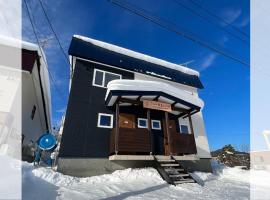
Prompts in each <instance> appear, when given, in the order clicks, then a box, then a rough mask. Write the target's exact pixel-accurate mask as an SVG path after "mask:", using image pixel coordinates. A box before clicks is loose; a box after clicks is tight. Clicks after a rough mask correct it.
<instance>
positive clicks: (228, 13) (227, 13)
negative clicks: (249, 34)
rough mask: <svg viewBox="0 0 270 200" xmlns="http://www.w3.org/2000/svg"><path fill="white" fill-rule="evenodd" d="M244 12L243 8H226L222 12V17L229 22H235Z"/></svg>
mask: <svg viewBox="0 0 270 200" xmlns="http://www.w3.org/2000/svg"><path fill="white" fill-rule="evenodd" d="M241 14H242V10H241V9H231V8H230V9H225V10H223V12H222V14H221V15H222V16H223V17H222V18H223V19H224V20H225V21H226V22H227V23H229V24H231V23H233V22H235V21H236V20H237V19H238V18H239V17H240V15H241ZM224 26H226V24H224Z"/></svg>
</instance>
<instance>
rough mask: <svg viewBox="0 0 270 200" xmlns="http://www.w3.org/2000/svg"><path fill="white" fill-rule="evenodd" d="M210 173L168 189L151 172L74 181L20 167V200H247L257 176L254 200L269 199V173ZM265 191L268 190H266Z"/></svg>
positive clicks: (221, 168)
mask: <svg viewBox="0 0 270 200" xmlns="http://www.w3.org/2000/svg"><path fill="white" fill-rule="evenodd" d="M213 167H214V173H213V174H210V173H202V172H196V173H194V175H195V176H197V177H198V178H199V179H201V181H200V182H203V183H204V185H203V186H201V185H199V184H182V185H178V186H172V185H168V184H167V183H166V182H164V181H163V180H162V179H161V178H160V176H159V174H158V173H157V171H156V170H155V169H153V168H146V169H126V170H120V171H116V172H114V173H113V174H107V175H102V176H95V177H87V178H76V177H71V176H66V175H63V174H61V173H58V172H54V171H52V170H51V169H48V168H42V167H40V168H34V167H33V166H32V165H31V164H28V163H23V164H22V172H23V174H22V180H23V187H22V191H23V199H27V200H32V199H33V200H36V199H39V200H41V199H46V200H50V199H80V200H84V199H107V200H114V199H115V200H119V199H120V200H121V199H143V200H147V199H162V200H165V199H189V200H193V199H204V200H205V199H215V200H218V199H222V200H224V199H233V200H234V199H250V184H249V183H250V174H251V173H258V174H257V175H260V177H259V178H258V177H257V178H258V179H257V181H258V185H256V186H257V188H256V190H257V189H260V194H261V196H259V197H258V198H257V199H270V196H267V195H268V194H269V191H270V190H269V189H270V188H269V187H270V186H269V185H267V181H268V183H269V179H268V178H269V177H270V173H269V174H268V172H265V171H256V172H255V171H253V172H252V170H251V171H246V170H241V169H239V168H228V167H224V166H221V165H218V164H216V163H213ZM267 187H268V188H267Z"/></svg>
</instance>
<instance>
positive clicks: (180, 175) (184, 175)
mask: <svg viewBox="0 0 270 200" xmlns="http://www.w3.org/2000/svg"><path fill="white" fill-rule="evenodd" d="M169 176H170V177H172V178H175V177H187V176H189V174H171V175H169Z"/></svg>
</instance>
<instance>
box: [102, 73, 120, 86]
mask: <svg viewBox="0 0 270 200" xmlns="http://www.w3.org/2000/svg"><path fill="white" fill-rule="evenodd" d="M115 79H120V76H119V75H116V74H110V73H105V84H104V86H105V87H107V85H108V83H109V82H110V81H112V80H115Z"/></svg>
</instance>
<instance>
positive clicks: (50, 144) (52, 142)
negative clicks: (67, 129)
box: [37, 133, 57, 151]
mask: <svg viewBox="0 0 270 200" xmlns="http://www.w3.org/2000/svg"><path fill="white" fill-rule="evenodd" d="M37 144H38V147H39V148H40V149H42V150H45V151H49V150H53V149H55V147H56V146H57V140H56V138H55V136H54V135H52V134H50V133H46V134H44V135H42V136H40V138H39V139H38V141H37Z"/></svg>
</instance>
